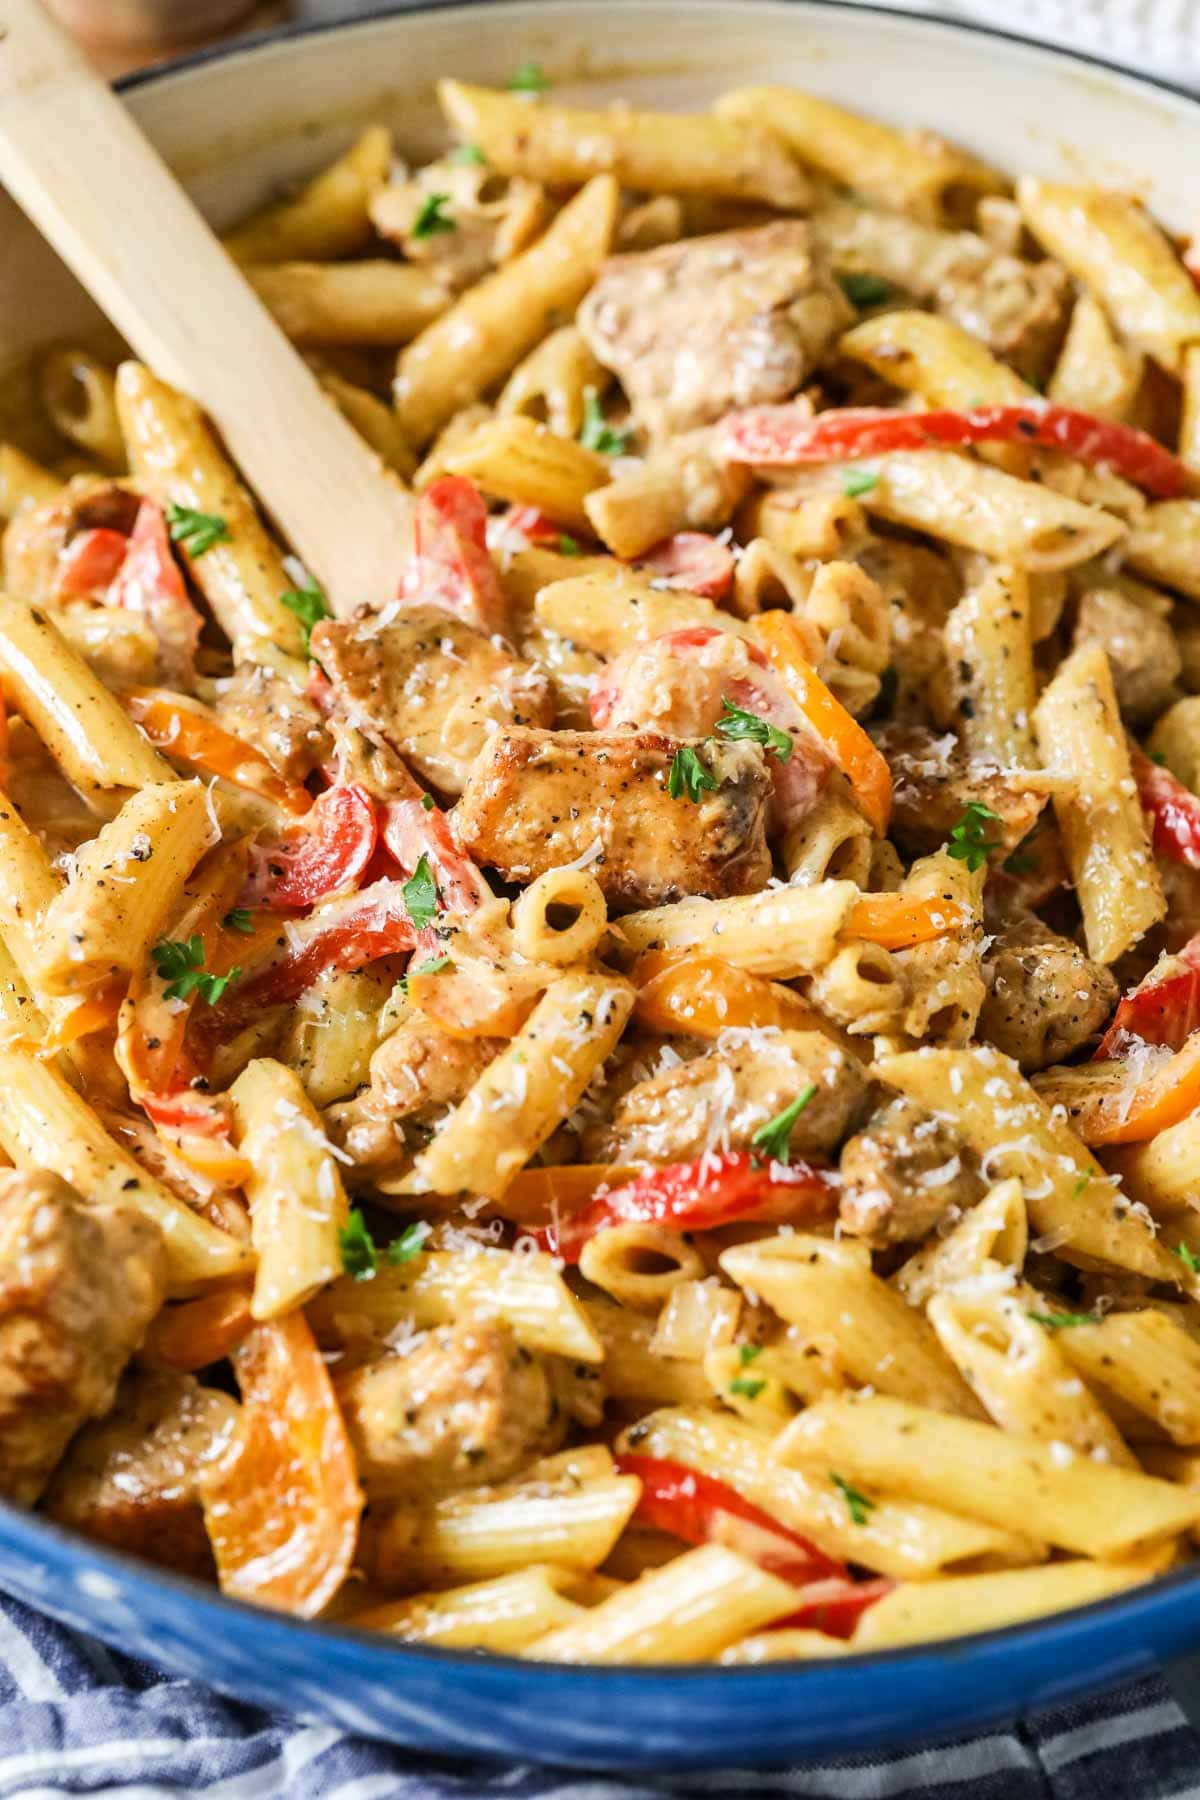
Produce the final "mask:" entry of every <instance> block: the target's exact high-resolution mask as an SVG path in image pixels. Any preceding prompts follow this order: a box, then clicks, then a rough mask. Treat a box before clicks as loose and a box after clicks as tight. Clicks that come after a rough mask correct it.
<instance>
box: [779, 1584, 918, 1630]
mask: <svg viewBox="0 0 1200 1800" xmlns="http://www.w3.org/2000/svg"><path fill="white" fill-rule="evenodd" d="M895 1585H896V1584H895V1582H894V1581H889V1580H888V1579H887V1577H886V1576H882V1575H881V1576H879V1577H878V1578H877V1579H876V1580H874V1581H851V1580H840V1579H838V1578H837V1577H836V1576H835V1577H833V1578H831V1579H830V1580H829V1581H814V1582H813V1583H812V1585H811V1586H810V1587H806V1588H802V1589H801V1591H800V1593H799V1594H798V1595H797V1596H796V1597H797V1599H798V1600H799V1601H800V1602H801V1604H800V1605H799V1606H798V1607H797V1608H796V1610H795V1612H794V1613H788V1615H787V1617H786V1618H783V1619H776V1620H775V1621H774V1623H773V1624H772V1625H770V1626H769V1627H768V1629H769V1630H771V1631H823V1632H824V1633H825V1635H826V1637H835V1638H843V1639H844V1638H851V1637H853V1636H854V1630H855V1627H856V1625H857V1624H858V1621H859V1620H860V1619H861V1618H862V1616H863V1614H864V1613H865V1612H866V1611H867V1609H868V1607H872V1606H874V1604H875V1602H876V1601H877V1600H882V1599H883V1597H884V1595H885V1594H890V1593H891V1591H892V1589H893V1588H894V1587H895Z"/></svg>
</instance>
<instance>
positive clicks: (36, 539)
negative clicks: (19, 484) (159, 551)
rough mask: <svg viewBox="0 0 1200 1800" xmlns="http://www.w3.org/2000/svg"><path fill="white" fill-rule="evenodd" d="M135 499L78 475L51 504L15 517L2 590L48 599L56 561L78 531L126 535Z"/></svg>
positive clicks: (6, 550) (6, 546) (54, 582)
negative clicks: (105, 531)
mask: <svg viewBox="0 0 1200 1800" xmlns="http://www.w3.org/2000/svg"><path fill="white" fill-rule="evenodd" d="M140 504H141V502H140V500H139V498H138V496H137V495H136V494H135V493H134V492H133V491H132V490H131V489H130V488H127V487H121V486H119V485H118V484H117V483H116V482H113V481H104V480H101V479H99V478H98V477H97V476H95V475H77V476H76V477H75V478H74V480H72V481H70V482H68V483H67V486H66V487H65V488H64V489H63V491H62V493H61V494H59V495H58V496H57V497H56V498H55V499H54V500H48V501H47V502H46V503H45V505H43V506H31V507H30V508H29V510H28V511H27V512H23V513H18V515H17V517H16V518H15V519H13V520H12V522H11V523H10V525H9V526H8V529H7V530H6V531H5V533H4V581H3V587H4V591H5V592H6V593H8V594H9V595H11V596H12V598H13V599H14V600H52V599H53V598H54V597H55V593H56V589H57V586H58V559H59V557H60V556H61V555H62V552H63V551H64V550H65V549H66V547H67V545H68V544H69V543H70V542H71V539H72V538H73V537H75V536H76V535H77V534H78V533H79V532H81V531H92V530H97V529H101V528H103V529H106V530H110V531H119V532H121V533H122V534H123V535H124V536H128V535H129V533H130V532H131V531H132V530H133V526H134V521H135V519H136V518H137V510H138V507H139V505H140Z"/></svg>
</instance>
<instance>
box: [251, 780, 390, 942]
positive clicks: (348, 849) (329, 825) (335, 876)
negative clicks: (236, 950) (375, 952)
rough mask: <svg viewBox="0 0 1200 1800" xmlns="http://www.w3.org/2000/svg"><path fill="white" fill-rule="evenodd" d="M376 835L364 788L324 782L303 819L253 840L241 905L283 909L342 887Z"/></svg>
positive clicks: (357, 872)
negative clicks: (262, 839)
mask: <svg viewBox="0 0 1200 1800" xmlns="http://www.w3.org/2000/svg"><path fill="white" fill-rule="evenodd" d="M377 836H378V824H377V820H376V811H375V802H374V801H373V800H372V798H371V796H370V795H369V794H368V793H367V790H366V789H365V788H363V787H357V786H345V787H331V788H326V790H325V792H324V793H323V794H321V795H319V796H318V798H317V801H316V804H315V805H314V806H313V807H312V810H311V811H310V812H308V813H307V814H306V815H305V817H304V819H303V820H302V821H300V822H299V823H298V824H295V825H291V826H289V827H288V829H287V831H286V832H285V833H284V834H283V836H282V837H279V838H276V839H274V840H273V842H271V843H267V844H258V845H256V846H255V849H254V851H253V854H252V859H251V864H250V874H249V878H248V880H247V882H246V886H245V888H244V889H243V891H242V896H241V900H242V905H243V906H266V907H269V908H270V909H271V911H272V912H288V911H290V910H292V909H293V908H297V907H302V906H312V905H313V904H314V903H315V902H316V901H318V900H323V899H324V898H325V896H326V895H327V894H340V893H344V892H345V891H346V890H347V889H348V888H352V887H354V886H356V885H357V883H358V881H359V880H360V878H361V876H362V874H363V872H364V871H365V869H366V867H367V865H368V863H369V862H370V860H371V857H372V855H373V854H374V850H375V842H376V838H377Z"/></svg>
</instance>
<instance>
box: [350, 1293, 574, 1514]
mask: <svg viewBox="0 0 1200 1800" xmlns="http://www.w3.org/2000/svg"><path fill="white" fill-rule="evenodd" d="M338 1399H339V1400H340V1402H341V1407H342V1412H343V1415H344V1417H345V1420H346V1427H347V1430H348V1431H349V1433H350V1441H351V1443H352V1444H353V1446H354V1452H355V1455H356V1456H357V1458H358V1468H359V1476H360V1478H361V1480H362V1484H363V1486H364V1488H365V1489H366V1491H367V1494H368V1497H369V1498H370V1499H371V1500H377V1499H381V1498H386V1499H390V1500H406V1501H410V1502H417V1501H425V1500H431V1499H436V1498H437V1497H438V1495H440V1494H448V1493H452V1492H454V1490H455V1489H457V1488H468V1487H478V1486H480V1485H482V1484H483V1483H485V1482H489V1481H502V1480H503V1479H504V1477H505V1476H507V1475H511V1474H512V1473H513V1472H514V1471H515V1470H516V1469H518V1468H519V1467H520V1466H521V1464H522V1463H523V1462H525V1461H526V1460H527V1459H528V1458H531V1457H534V1456H537V1455H539V1454H541V1452H542V1451H543V1450H545V1449H547V1448H548V1447H549V1444H550V1439H551V1435H552V1433H553V1431H554V1427H555V1424H556V1413H557V1408H556V1406H555V1403H554V1400H553V1397H552V1395H551V1392H550V1384H549V1382H548V1381H547V1379H546V1372H545V1370H544V1368H543V1367H542V1364H541V1362H540V1361H539V1360H538V1359H537V1358H536V1357H535V1356H533V1355H532V1353H531V1352H530V1351H528V1350H526V1349H525V1348H524V1347H523V1346H522V1345H520V1344H518V1343H517V1341H516V1338H515V1337H514V1336H513V1334H512V1331H511V1330H510V1329H509V1327H508V1326H507V1325H505V1324H503V1323H502V1322H500V1321H499V1320H492V1319H486V1318H482V1317H468V1318H463V1319H457V1320H456V1321H455V1323H454V1324H453V1325H439V1326H438V1327H437V1328H436V1329H435V1330H433V1331H428V1332H425V1333H424V1334H423V1335H422V1336H420V1337H417V1338H414V1339H413V1340H412V1342H411V1344H410V1345H409V1347H408V1348H407V1349H406V1350H398V1351H396V1352H395V1353H393V1354H392V1355H390V1356H387V1357H384V1358H383V1359H382V1360H380V1361H378V1362H372V1363H367V1364H366V1365H364V1366H363V1367H361V1368H358V1369H355V1370H354V1371H353V1373H351V1374H350V1375H347V1376H346V1377H345V1378H344V1379H343V1380H342V1381H340V1382H339V1383H338Z"/></svg>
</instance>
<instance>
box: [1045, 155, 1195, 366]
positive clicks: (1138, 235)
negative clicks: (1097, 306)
mask: <svg viewBox="0 0 1200 1800" xmlns="http://www.w3.org/2000/svg"><path fill="white" fill-rule="evenodd" d="M1017 199H1018V201H1019V202H1020V206H1021V214H1022V217H1023V218H1024V220H1025V223H1026V225H1027V226H1028V227H1029V229H1030V231H1031V232H1032V233H1033V235H1034V237H1035V238H1037V240H1038V242H1039V243H1040V244H1041V245H1042V246H1043V248H1044V249H1045V250H1047V251H1048V252H1049V254H1050V255H1051V256H1054V257H1057V259H1058V261H1059V262H1060V263H1063V264H1065V266H1066V267H1067V268H1068V269H1069V270H1070V272H1071V274H1072V275H1073V276H1074V277H1075V279H1076V281H1078V282H1079V283H1080V284H1081V285H1082V286H1083V287H1084V288H1086V289H1088V290H1090V292H1091V293H1092V294H1093V295H1094V296H1095V298H1096V299H1097V300H1099V301H1101V302H1102V303H1103V305H1104V306H1105V308H1106V309H1107V311H1108V313H1109V315H1110V317H1111V318H1112V321H1113V324H1114V325H1115V326H1116V328H1117V330H1118V331H1119V332H1120V334H1121V336H1122V337H1123V338H1125V339H1126V340H1127V341H1128V342H1129V343H1131V344H1134V345H1136V346H1137V347H1138V349H1140V350H1145V351H1146V352H1147V354H1148V355H1150V356H1153V357H1156V358H1157V359H1158V361H1159V362H1161V363H1162V364H1163V366H1164V368H1167V369H1171V370H1173V371H1178V369H1179V366H1180V360H1181V356H1182V352H1183V350H1184V348H1185V346H1186V345H1187V344H1189V343H1192V342H1193V341H1195V340H1196V339H1200V294H1198V293H1197V292H1196V285H1195V283H1194V282H1193V280H1192V278H1191V276H1190V275H1189V274H1188V272H1187V270H1186V269H1185V268H1184V266H1183V264H1182V263H1181V262H1180V260H1179V258H1178V256H1177V255H1176V254H1175V251H1174V250H1173V249H1172V247H1171V245H1170V243H1169V242H1168V240H1167V238H1166V236H1165V234H1164V233H1163V232H1162V231H1160V229H1159V227H1158V226H1157V225H1156V224H1155V223H1154V220H1153V219H1152V218H1151V217H1150V215H1149V213H1148V212H1146V210H1145V208H1144V207H1143V206H1142V205H1141V204H1140V202H1139V201H1137V200H1135V199H1133V198H1132V196H1131V195H1128V194H1119V193H1112V192H1108V191H1106V190H1105V189H1103V188H1094V187H1069V186H1066V185H1065V184H1063V183H1061V182H1055V181H1039V180H1037V179H1035V178H1034V177H1033V176H1024V177H1022V179H1021V180H1020V181H1019V182H1018V183H1017Z"/></svg>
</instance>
